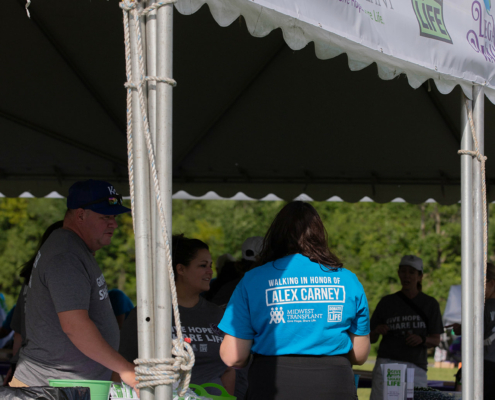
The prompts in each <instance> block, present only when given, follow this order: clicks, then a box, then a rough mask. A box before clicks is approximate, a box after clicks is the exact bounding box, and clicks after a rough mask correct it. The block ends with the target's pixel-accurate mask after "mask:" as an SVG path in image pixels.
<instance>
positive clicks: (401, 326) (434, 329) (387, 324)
mask: <svg viewBox="0 0 495 400" xmlns="http://www.w3.org/2000/svg"><path fill="white" fill-rule="evenodd" d="M398 273H399V279H400V282H401V284H402V289H401V290H400V291H399V292H397V293H394V294H390V295H388V296H385V297H383V298H382V299H381V300H380V302H379V303H378V305H377V306H376V309H375V311H374V313H373V316H372V317H371V333H370V337H371V343H376V342H377V341H378V338H379V337H380V335H382V336H383V338H382V341H381V343H380V347H379V348H378V356H377V359H376V364H375V368H374V369H373V377H372V389H371V397H370V400H382V399H383V376H382V371H381V367H380V366H381V365H382V364H391V363H400V364H407V366H408V368H414V369H415V372H414V386H416V387H426V386H428V379H427V376H426V370H427V366H428V361H427V353H426V350H427V348H428V347H436V346H438V344H439V343H440V334H441V333H443V331H444V329H443V323H442V315H441V313H440V306H439V304H438V301H436V300H435V299H434V298H433V297H431V296H428V295H426V294H424V293H423V291H422V283H421V282H422V280H423V260H422V259H421V258H419V257H417V256H413V255H407V256H404V257H402V259H401V261H400V263H399V271H398Z"/></svg>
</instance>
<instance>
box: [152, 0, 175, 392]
mask: <svg viewBox="0 0 495 400" xmlns="http://www.w3.org/2000/svg"><path fill="white" fill-rule="evenodd" d="M173 7H174V6H173V5H172V4H170V5H167V6H163V7H160V8H159V9H158V12H157V33H158V36H157V39H158V47H157V70H158V76H160V77H164V78H172V77H173V75H172V60H173V58H172V50H173V15H174V14H173V12H174V8H173ZM157 110H158V111H157V122H156V128H157V142H156V143H157V145H156V165H157V169H158V176H159V180H160V190H161V193H160V196H161V198H162V203H163V211H164V213H165V222H166V225H167V231H168V238H167V239H168V242H169V245H170V247H171V244H172V87H171V86H170V85H168V84H167V83H164V82H157ZM159 236H160V240H159V241H157V242H156V243H157V268H156V273H157V276H156V280H155V301H156V310H157V315H156V335H155V340H156V356H157V357H158V358H164V357H167V358H168V357H171V348H172V346H171V344H172V343H171V340H172V302H171V294H170V282H169V276H168V271H167V258H166V253H165V245H164V242H163V240H162V237H163V235H159ZM157 239H158V238H157ZM156 395H157V398H158V399H160V400H162V399H164V400H171V399H172V386H171V385H168V386H165V385H162V386H157V387H156Z"/></svg>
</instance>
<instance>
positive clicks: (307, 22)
mask: <svg viewBox="0 0 495 400" xmlns="http://www.w3.org/2000/svg"><path fill="white" fill-rule="evenodd" d="M205 3H206V4H208V6H209V8H210V11H211V14H212V15H213V18H214V19H215V21H216V22H217V23H218V24H219V25H220V26H229V25H230V24H232V23H233V22H234V21H235V20H236V19H237V18H238V17H239V16H240V15H242V16H243V17H244V18H245V19H246V24H247V29H248V31H249V33H250V34H251V35H253V36H255V37H259V38H261V37H265V36H267V35H268V34H270V32H272V31H273V30H275V29H277V28H280V29H281V30H282V32H283V37H284V40H285V42H286V43H287V45H288V46H289V47H290V48H291V49H292V50H301V49H303V48H304V47H306V46H307V45H308V43H310V42H314V46H315V53H316V56H317V57H318V58H319V59H322V60H326V59H329V58H334V57H336V56H338V55H340V54H342V53H346V54H347V56H348V59H349V68H350V69H351V70H352V71H359V70H361V69H363V68H366V67H367V66H369V65H370V64H372V63H374V62H375V63H376V64H377V66H378V75H379V76H380V78H382V79H385V80H389V79H394V78H396V77H397V76H399V75H400V74H406V75H407V78H408V81H409V84H410V85H411V86H412V87H413V88H415V89H416V88H418V87H420V86H421V85H422V84H423V83H424V82H425V81H426V80H428V79H432V80H433V81H434V82H435V84H436V85H437V88H438V90H439V91H440V93H442V94H447V93H450V92H451V91H452V90H453V89H454V87H455V86H456V85H460V86H461V87H462V89H463V91H464V93H465V95H466V96H467V97H468V98H470V99H471V98H472V90H471V87H472V85H473V84H479V85H483V86H485V94H486V96H487V97H488V98H489V99H490V100H491V101H492V102H493V103H495V79H494V78H495V68H494V63H495V22H494V18H493V16H492V14H491V2H490V0H485V1H484V2H483V1H482V0H480V1H478V0H468V1H466V0H445V1H443V0H441V1H425V0H411V1H410V2H409V1H397V0H359V1H357V0H335V1H332V2H328V1H323V0H313V1H301V0H289V1H286V0H253V1H246V0H187V1H186V0H182V1H181V0H179V1H178V3H177V9H178V10H179V12H180V13H182V14H185V15H190V14H193V13H195V12H196V11H197V10H198V9H199V8H200V7H201V6H202V5H203V4H205Z"/></svg>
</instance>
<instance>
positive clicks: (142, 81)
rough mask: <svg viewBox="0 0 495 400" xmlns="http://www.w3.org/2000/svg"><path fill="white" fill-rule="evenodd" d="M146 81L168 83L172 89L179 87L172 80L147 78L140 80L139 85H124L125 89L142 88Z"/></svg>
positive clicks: (156, 77) (128, 83)
mask: <svg viewBox="0 0 495 400" xmlns="http://www.w3.org/2000/svg"><path fill="white" fill-rule="evenodd" d="M145 81H146V82H164V83H168V84H169V85H170V86H172V87H176V86H177V82H176V81H175V80H174V79H171V78H161V77H159V76H145V77H144V79H142V80H140V81H139V82H138V83H134V82H126V83H124V87H126V88H135V89H137V88H138V86H141V85H142V84H143V83H144V82H145Z"/></svg>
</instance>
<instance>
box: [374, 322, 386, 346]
mask: <svg viewBox="0 0 495 400" xmlns="http://www.w3.org/2000/svg"><path fill="white" fill-rule="evenodd" d="M388 330H389V327H388V325H387V324H380V325H377V326H376V328H375V329H373V330H372V331H371V333H370V340H371V343H376V342H378V339H379V338H380V335H386V334H387V332H388Z"/></svg>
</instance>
